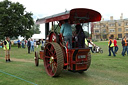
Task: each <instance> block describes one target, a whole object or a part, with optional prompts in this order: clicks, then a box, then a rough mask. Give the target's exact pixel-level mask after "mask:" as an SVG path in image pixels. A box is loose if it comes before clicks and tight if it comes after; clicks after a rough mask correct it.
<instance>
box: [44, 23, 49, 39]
mask: <svg viewBox="0 0 128 85" xmlns="http://www.w3.org/2000/svg"><path fill="white" fill-rule="evenodd" d="M48 32H49V23H45V39H46V38H47V35H48Z"/></svg>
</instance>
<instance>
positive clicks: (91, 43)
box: [89, 39, 94, 53]
mask: <svg viewBox="0 0 128 85" xmlns="http://www.w3.org/2000/svg"><path fill="white" fill-rule="evenodd" d="M93 46H94V45H93V42H92V40H91V39H90V42H89V48H90V49H91V51H92V53H94V52H93V50H92V47H93Z"/></svg>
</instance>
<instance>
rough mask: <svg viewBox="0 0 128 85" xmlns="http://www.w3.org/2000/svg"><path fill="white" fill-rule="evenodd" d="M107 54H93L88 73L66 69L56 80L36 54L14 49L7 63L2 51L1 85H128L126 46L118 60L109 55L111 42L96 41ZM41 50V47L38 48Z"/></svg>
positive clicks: (120, 49) (0, 64) (0, 60)
mask: <svg viewBox="0 0 128 85" xmlns="http://www.w3.org/2000/svg"><path fill="white" fill-rule="evenodd" d="M94 43H95V44H96V45H98V46H100V47H101V48H102V49H103V51H104V53H103V54H100V53H93V54H92V62H91V66H90V68H89V69H88V70H87V71H86V72H84V74H79V73H72V72H69V71H67V70H64V71H63V72H62V73H61V75H60V77H56V78H52V77H50V76H48V75H47V74H46V72H45V69H44V66H43V61H42V60H40V62H39V64H40V65H39V67H36V66H35V64H34V52H33V53H31V54H27V49H22V48H20V49H18V48H17V47H12V49H11V58H12V59H11V60H12V62H9V63H6V62H5V58H4V54H5V53H4V51H3V50H2V49H0V85H127V84H128V80H127V79H128V56H127V55H126V56H124V57H123V56H122V55H121V51H122V46H121V43H120V42H118V46H119V51H118V53H117V55H116V57H113V56H107V55H108V47H107V44H108V43H107V42H94ZM35 50H36V51H39V50H40V48H36V49H35Z"/></svg>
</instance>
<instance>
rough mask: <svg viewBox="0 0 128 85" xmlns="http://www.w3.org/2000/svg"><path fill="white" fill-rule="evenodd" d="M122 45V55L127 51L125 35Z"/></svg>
mask: <svg viewBox="0 0 128 85" xmlns="http://www.w3.org/2000/svg"><path fill="white" fill-rule="evenodd" d="M122 47H123V50H122V56H124V55H125V53H126V51H127V41H126V37H125V36H124V37H123V39H122ZM127 53H128V52H127Z"/></svg>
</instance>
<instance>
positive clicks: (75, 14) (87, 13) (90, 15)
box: [36, 8, 101, 24]
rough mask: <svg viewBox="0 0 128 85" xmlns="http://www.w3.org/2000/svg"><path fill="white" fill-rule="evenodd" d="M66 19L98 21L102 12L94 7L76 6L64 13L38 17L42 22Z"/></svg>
mask: <svg viewBox="0 0 128 85" xmlns="http://www.w3.org/2000/svg"><path fill="white" fill-rule="evenodd" d="M65 19H69V20H70V22H71V24H74V23H87V22H96V21H100V20H101V14H100V13H99V12H97V11H95V10H92V9H87V8H76V9H72V10H70V11H65V12H63V13H59V14H55V15H52V16H48V17H44V18H41V19H37V20H36V23H37V24H42V23H48V22H54V21H62V20H65Z"/></svg>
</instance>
